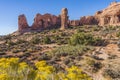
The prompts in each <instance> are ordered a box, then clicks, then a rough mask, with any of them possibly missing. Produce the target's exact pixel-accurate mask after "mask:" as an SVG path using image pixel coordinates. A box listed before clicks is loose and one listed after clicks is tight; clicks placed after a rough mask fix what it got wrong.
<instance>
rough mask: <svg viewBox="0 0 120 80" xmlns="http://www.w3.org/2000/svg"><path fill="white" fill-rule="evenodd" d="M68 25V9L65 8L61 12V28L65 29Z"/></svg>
mask: <svg viewBox="0 0 120 80" xmlns="http://www.w3.org/2000/svg"><path fill="white" fill-rule="evenodd" d="M67 27H68V10H67V8H63V9H62V12H61V30H64V29H66V28H67Z"/></svg>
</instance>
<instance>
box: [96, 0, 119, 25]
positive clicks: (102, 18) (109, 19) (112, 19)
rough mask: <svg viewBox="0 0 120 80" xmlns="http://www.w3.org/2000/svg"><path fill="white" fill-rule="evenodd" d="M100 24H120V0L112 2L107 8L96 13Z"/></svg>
mask: <svg viewBox="0 0 120 80" xmlns="http://www.w3.org/2000/svg"><path fill="white" fill-rule="evenodd" d="M95 17H96V18H97V19H98V20H99V25H100V26H109V25H112V26H120V2H118V3H117V2H112V3H111V4H110V5H109V6H108V7H107V8H106V9H104V10H101V11H99V12H97V13H96V14H95Z"/></svg>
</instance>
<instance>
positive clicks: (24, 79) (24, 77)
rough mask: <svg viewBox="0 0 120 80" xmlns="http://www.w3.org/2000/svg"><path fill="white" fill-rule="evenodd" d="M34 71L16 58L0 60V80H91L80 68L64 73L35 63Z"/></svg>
mask: <svg viewBox="0 0 120 80" xmlns="http://www.w3.org/2000/svg"><path fill="white" fill-rule="evenodd" d="M35 67H36V69H33V68H31V67H30V66H28V65H27V64H26V63H25V62H19V59H18V58H1V59H0V80H83V79H84V80H92V79H91V77H89V76H88V75H87V74H85V73H84V72H83V71H82V70H81V69H80V68H78V67H76V66H72V67H70V68H66V69H65V71H64V72H58V71H56V69H55V68H54V67H53V66H50V65H48V64H47V63H46V61H39V62H36V63H35Z"/></svg>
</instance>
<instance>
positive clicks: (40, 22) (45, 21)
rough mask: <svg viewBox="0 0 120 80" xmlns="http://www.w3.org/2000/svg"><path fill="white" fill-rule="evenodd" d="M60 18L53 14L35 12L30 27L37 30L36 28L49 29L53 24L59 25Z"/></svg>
mask: <svg viewBox="0 0 120 80" xmlns="http://www.w3.org/2000/svg"><path fill="white" fill-rule="evenodd" d="M60 24H61V22H60V18H59V17H57V16H55V15H51V14H48V13H47V14H44V15H41V14H37V15H36V17H35V19H34V23H33V25H32V29H34V30H36V29H37V30H38V29H41V30H42V29H47V28H49V29H51V28H54V27H55V26H58V25H60Z"/></svg>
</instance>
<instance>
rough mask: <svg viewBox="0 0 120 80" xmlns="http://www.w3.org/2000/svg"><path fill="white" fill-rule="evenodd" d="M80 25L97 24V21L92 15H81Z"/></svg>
mask: <svg viewBox="0 0 120 80" xmlns="http://www.w3.org/2000/svg"><path fill="white" fill-rule="evenodd" d="M80 24H81V25H97V24H98V21H97V19H96V18H95V17H94V16H83V17H81V18H80Z"/></svg>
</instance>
